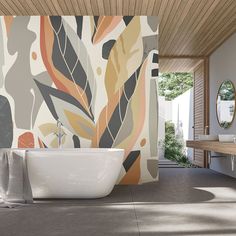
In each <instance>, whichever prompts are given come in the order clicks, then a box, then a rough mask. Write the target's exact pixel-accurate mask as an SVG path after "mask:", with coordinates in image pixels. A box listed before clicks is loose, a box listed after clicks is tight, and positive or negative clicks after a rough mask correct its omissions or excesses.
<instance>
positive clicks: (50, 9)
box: [41, 0, 64, 15]
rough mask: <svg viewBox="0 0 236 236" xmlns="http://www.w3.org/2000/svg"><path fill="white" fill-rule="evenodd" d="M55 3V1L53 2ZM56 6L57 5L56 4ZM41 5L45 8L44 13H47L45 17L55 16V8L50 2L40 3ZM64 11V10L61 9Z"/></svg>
mask: <svg viewBox="0 0 236 236" xmlns="http://www.w3.org/2000/svg"><path fill="white" fill-rule="evenodd" d="M55 1H57V0H55ZM57 4H58V3H57ZM41 5H42V6H44V7H45V9H46V11H47V15H56V14H55V11H56V10H55V8H54V6H53V5H52V2H51V1H50V0H48V1H46V0H44V1H42V2H41ZM63 10H64V9H63Z"/></svg>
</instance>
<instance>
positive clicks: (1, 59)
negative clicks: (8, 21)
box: [0, 21, 5, 88]
mask: <svg viewBox="0 0 236 236" xmlns="http://www.w3.org/2000/svg"><path fill="white" fill-rule="evenodd" d="M0 23H1V21H0ZM0 52H1V54H0V88H2V87H3V80H4V76H3V70H2V67H3V65H4V64H5V59H4V45H3V33H2V25H0Z"/></svg>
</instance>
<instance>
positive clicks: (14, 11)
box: [0, 0, 23, 15]
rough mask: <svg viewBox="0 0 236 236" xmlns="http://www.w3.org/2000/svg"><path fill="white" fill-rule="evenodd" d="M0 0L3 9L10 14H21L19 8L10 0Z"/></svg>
mask: <svg viewBox="0 0 236 236" xmlns="http://www.w3.org/2000/svg"><path fill="white" fill-rule="evenodd" d="M0 2H1V4H2V5H3V6H4V7H5V9H7V10H8V12H10V13H11V15H23V14H21V12H20V10H19V9H18V8H17V7H16V6H15V5H14V4H13V3H12V2H11V1H5V0H1V1H0ZM12 4H13V6H12Z"/></svg>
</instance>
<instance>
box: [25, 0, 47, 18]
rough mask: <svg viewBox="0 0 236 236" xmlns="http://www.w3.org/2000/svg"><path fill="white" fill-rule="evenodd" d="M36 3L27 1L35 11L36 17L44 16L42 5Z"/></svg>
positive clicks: (30, 0) (32, 0)
mask: <svg viewBox="0 0 236 236" xmlns="http://www.w3.org/2000/svg"><path fill="white" fill-rule="evenodd" d="M36 2H37V1H36ZM36 2H35V1H34V0H27V3H28V4H29V5H30V7H31V8H32V9H33V8H34V9H35V15H44V10H43V8H42V6H41V4H36Z"/></svg>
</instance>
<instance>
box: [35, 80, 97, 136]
mask: <svg viewBox="0 0 236 236" xmlns="http://www.w3.org/2000/svg"><path fill="white" fill-rule="evenodd" d="M35 83H36V84H37V86H38V88H39V90H40V92H41V94H42V96H43V97H44V100H45V102H46V104H47V106H48V108H49V110H50V112H51V113H52V115H53V117H54V119H55V120H58V119H60V121H61V122H62V123H63V125H64V126H65V127H67V128H68V129H69V130H70V131H71V132H72V133H75V134H78V135H79V136H81V137H84V138H88V139H91V136H93V135H94V123H93V121H92V117H90V114H89V113H87V111H86V110H84V108H83V107H82V105H81V104H80V102H79V101H77V100H76V99H75V98H74V97H72V96H71V95H69V94H68V93H65V92H63V91H60V90H58V89H55V88H52V87H48V86H46V85H44V84H42V83H40V82H38V81H37V80H35Z"/></svg>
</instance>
